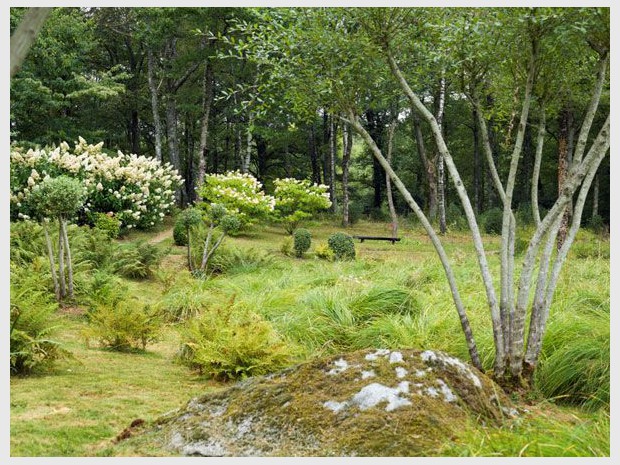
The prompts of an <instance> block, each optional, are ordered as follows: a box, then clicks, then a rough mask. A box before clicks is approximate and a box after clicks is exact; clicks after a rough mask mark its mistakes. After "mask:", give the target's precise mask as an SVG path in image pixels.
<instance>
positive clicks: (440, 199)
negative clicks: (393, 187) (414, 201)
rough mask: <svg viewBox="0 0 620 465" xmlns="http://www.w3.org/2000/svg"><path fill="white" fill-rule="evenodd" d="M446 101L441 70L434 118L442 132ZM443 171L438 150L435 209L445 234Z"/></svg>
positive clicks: (444, 80) (442, 163)
mask: <svg viewBox="0 0 620 465" xmlns="http://www.w3.org/2000/svg"><path fill="white" fill-rule="evenodd" d="M445 102H446V76H445V73H444V71H443V70H442V72H441V79H440V81H439V99H438V101H437V110H436V111H437V113H436V115H435V120H436V121H437V126H439V130H440V131H441V133H442V134H443V115H444V107H445ZM445 178H446V176H445V173H444V158H443V155H442V153H441V151H439V153H438V154H437V210H438V213H439V233H440V234H442V235H443V234H445V233H446V231H447V227H446V188H445Z"/></svg>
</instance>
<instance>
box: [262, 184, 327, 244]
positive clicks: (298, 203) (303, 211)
mask: <svg viewBox="0 0 620 465" xmlns="http://www.w3.org/2000/svg"><path fill="white" fill-rule="evenodd" d="M273 183H274V185H275V186H276V188H275V192H274V196H275V198H276V207H275V208H276V211H277V212H278V214H279V215H280V218H281V220H282V221H283V223H284V227H285V229H286V231H287V232H288V233H289V234H292V233H293V231H294V230H295V229H297V227H298V226H299V224H300V223H301V222H302V221H303V220H306V219H308V218H310V217H311V216H312V214H313V213H315V212H317V211H319V210H325V209H326V208H329V207H331V205H332V202H331V200H329V192H328V189H329V187H328V186H326V185H324V184H313V183H312V182H311V181H309V180H307V179H303V180H299V179H294V178H283V179H276V180H275V181H274V182H273Z"/></svg>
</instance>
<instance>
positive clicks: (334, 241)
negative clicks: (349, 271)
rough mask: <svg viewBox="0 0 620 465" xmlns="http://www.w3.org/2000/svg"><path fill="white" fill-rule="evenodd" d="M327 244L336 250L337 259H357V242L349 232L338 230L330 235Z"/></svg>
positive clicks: (335, 256)
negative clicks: (354, 241) (355, 242)
mask: <svg viewBox="0 0 620 465" xmlns="http://www.w3.org/2000/svg"><path fill="white" fill-rule="evenodd" d="M327 245H329V248H330V249H332V251H333V252H334V258H335V259H336V260H355V244H354V243H353V238H352V237H351V236H349V235H348V234H345V233H342V232H337V233H334V234H332V235H331V236H329V238H328V239H327Z"/></svg>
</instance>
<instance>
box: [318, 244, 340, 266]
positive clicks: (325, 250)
mask: <svg viewBox="0 0 620 465" xmlns="http://www.w3.org/2000/svg"><path fill="white" fill-rule="evenodd" d="M314 254H315V255H316V256H317V258H320V259H322V260H328V261H330V262H331V261H333V260H334V258H335V255H334V251H333V250H332V249H331V248H330V247H329V244H327V243H326V242H322V243H320V244H318V245H317V246H316V247H315V248H314Z"/></svg>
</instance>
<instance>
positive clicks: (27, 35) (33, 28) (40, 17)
mask: <svg viewBox="0 0 620 465" xmlns="http://www.w3.org/2000/svg"><path fill="white" fill-rule="evenodd" d="M51 12H52V8H29V9H28V11H27V12H26V14H25V15H24V17H23V18H22V20H21V21H20V23H19V25H18V26H17V29H15V31H14V32H13V34H12V35H11V70H10V71H11V77H13V76H15V74H16V73H17V72H18V71H19V69H20V68H21V66H22V63H23V62H24V60H25V59H26V56H27V55H28V52H29V51H30V47H32V44H33V43H34V41H35V40H36V38H37V34H38V33H39V31H40V30H41V28H42V27H43V24H44V23H45V20H46V19H47V17H48V16H49V14H50V13H51Z"/></svg>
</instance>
